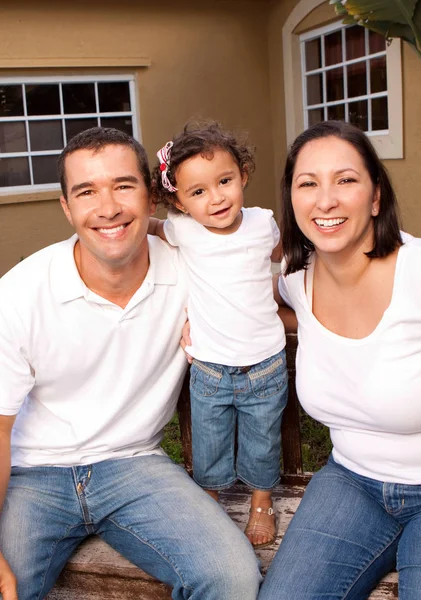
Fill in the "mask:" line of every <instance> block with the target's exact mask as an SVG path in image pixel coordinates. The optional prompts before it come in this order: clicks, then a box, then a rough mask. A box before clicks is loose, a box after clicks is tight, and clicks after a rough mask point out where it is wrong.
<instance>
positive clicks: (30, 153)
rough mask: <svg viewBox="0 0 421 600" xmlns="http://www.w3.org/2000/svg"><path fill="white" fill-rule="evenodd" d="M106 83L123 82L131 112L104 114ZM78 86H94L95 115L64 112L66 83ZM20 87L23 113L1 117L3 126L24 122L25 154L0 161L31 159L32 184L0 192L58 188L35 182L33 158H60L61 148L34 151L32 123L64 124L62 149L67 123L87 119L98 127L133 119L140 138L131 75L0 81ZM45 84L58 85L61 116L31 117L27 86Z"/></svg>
mask: <svg viewBox="0 0 421 600" xmlns="http://www.w3.org/2000/svg"><path fill="white" fill-rule="evenodd" d="M104 82H124V83H127V84H128V87H129V98H130V110H127V111H115V112H110V111H103V112H101V110H100V106H99V92H98V84H99V83H104ZM71 83H74V84H78V83H90V84H93V85H94V92H95V109H96V110H95V112H91V113H66V112H65V111H64V99H63V84H71ZM19 84H20V85H21V89H22V106H23V114H22V115H18V116H11V117H0V123H12V122H21V123H22V122H23V123H24V126H25V135H26V145H27V151H26V152H23V151H21V152H0V159H2V158H4V159H7V158H27V159H28V170H29V178H30V184H28V185H19V186H8V187H0V190H3V191H8V192H11V191H12V192H14V193H15V192H22V191H32V190H41V189H46V190H47V189H52V188H57V187H58V182H57V183H55V184H35V183H34V172H33V164H32V160H31V159H32V157H39V156H42V157H44V156H58V155H59V154H60V153H61V151H62V148H58V149H56V150H32V149H31V135H30V124H31V123H33V122H37V121H60V122H61V132H62V136H63V147H65V146H66V144H67V141H68V140H67V131H66V121H67V122H68V121H71V120H76V119H78V120H83V119H84V118H90V119H96V121H97V125H98V126H99V125H100V123H101V118H107V117H113V118H121V117H127V118H130V119H131V123H132V129H133V136H134V137H135V138H138V137H139V136H138V135H137V132H138V129H137V118H136V113H135V107H136V103H135V85H134V77H133V76H130V75H124V76H122V75H116V76H112V75H106V76H101V77H90V76H79V77H78V76H70V77H65V76H64V77H28V78H25V81H24V82H22V79H21V78H17V77H6V78H1V80H0V85H5V86H7V85H19ZM43 84H56V85H57V86H58V92H59V104H60V113H59V114H52V115H49V114H46V115H28V106H27V99H26V86H27V85H43Z"/></svg>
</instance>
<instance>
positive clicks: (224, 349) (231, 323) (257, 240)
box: [164, 208, 285, 366]
mask: <svg viewBox="0 0 421 600" xmlns="http://www.w3.org/2000/svg"><path fill="white" fill-rule="evenodd" d="M242 213H243V220H242V222H241V225H240V227H239V228H238V229H237V231H235V232H234V233H231V234H228V235H221V234H216V233H212V232H210V231H209V230H208V229H206V227H204V226H203V225H200V224H199V223H197V222H196V221H194V220H193V219H192V218H191V217H190V216H188V215H184V214H183V213H175V212H173V211H171V212H169V214H168V219H167V220H166V222H165V225H164V231H165V235H166V237H167V240H168V242H169V243H170V244H171V245H173V246H178V247H179V249H180V252H181V255H182V256H183V258H184V260H185V262H186V265H187V269H188V273H189V302H188V316H189V319H190V326H191V330H190V336H191V339H192V345H191V346H189V347H187V348H186V351H187V352H188V353H189V354H191V355H192V356H194V357H195V358H197V359H199V360H203V361H206V362H213V363H219V364H223V365H228V366H246V365H254V364H257V363H259V362H261V361H262V360H265V359H266V358H269V357H270V356H273V355H274V354H276V353H277V352H279V351H281V350H282V349H283V348H284V346H285V331H284V326H283V324H282V321H281V320H280V319H279V317H278V315H277V310H278V306H277V304H276V302H275V300H274V298H273V290H272V274H271V261H270V256H271V254H272V250H273V248H274V247H275V246H276V245H277V244H278V242H279V229H278V227H277V225H276V223H275V221H274V219H273V213H272V211H271V210H266V209H262V208H243V209H242Z"/></svg>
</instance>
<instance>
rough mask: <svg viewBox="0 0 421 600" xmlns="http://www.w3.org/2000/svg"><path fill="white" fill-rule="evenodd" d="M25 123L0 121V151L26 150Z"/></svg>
mask: <svg viewBox="0 0 421 600" xmlns="http://www.w3.org/2000/svg"><path fill="white" fill-rule="evenodd" d="M27 150H28V148H27V146H26V132H25V123H23V122H22V121H8V122H5V123H0V152H27Z"/></svg>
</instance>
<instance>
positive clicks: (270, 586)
mask: <svg viewBox="0 0 421 600" xmlns="http://www.w3.org/2000/svg"><path fill="white" fill-rule="evenodd" d="M395 566H396V568H397V571H398V573H399V600H416V599H417V600H418V599H419V598H421V485H402V484H398V483H383V482H381V481H376V480H373V479H369V478H367V477H362V476H360V475H357V474H356V473H353V472H351V471H349V470H348V469H345V468H344V467H341V466H340V465H338V464H336V463H335V462H334V460H333V459H332V458H330V459H329V462H328V464H327V465H326V466H325V467H324V468H323V469H321V470H320V471H319V472H318V473H316V474H315V475H314V476H313V478H312V480H311V482H310V483H309V485H308V487H307V490H306V492H305V494H304V497H303V499H302V501H301V504H300V506H299V508H298V510H297V512H296V514H295V516H294V518H293V519H292V521H291V524H290V526H289V528H288V530H287V532H286V534H285V537H284V539H283V541H282V543H281V546H280V548H279V550H278V552H277V554H276V556H275V558H274V560H273V562H272V565H271V567H270V569H269V571H268V573H267V576H266V578H265V581H264V583H263V585H262V588H261V592H260V594H259V600H364V599H366V598H368V596H369V595H370V592H371V591H372V590H373V588H374V587H375V586H376V585H377V583H378V582H379V581H380V579H381V578H382V577H383V576H384V575H386V573H388V572H389V571H391V570H392V569H393V568H394V567H395Z"/></svg>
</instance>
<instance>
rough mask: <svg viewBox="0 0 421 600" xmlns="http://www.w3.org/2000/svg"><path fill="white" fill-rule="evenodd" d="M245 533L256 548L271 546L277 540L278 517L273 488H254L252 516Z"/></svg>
mask: <svg viewBox="0 0 421 600" xmlns="http://www.w3.org/2000/svg"><path fill="white" fill-rule="evenodd" d="M244 533H245V534H246V536H247V538H248V539H249V541H250V543H251V544H252V545H253V546H254V548H263V547H264V546H270V544H273V542H274V541H275V538H276V518H275V512H274V510H273V507H272V491H271V490H269V491H264V490H253V494H252V496H251V507H250V516H249V520H248V523H247V526H246V529H245V532H244Z"/></svg>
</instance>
